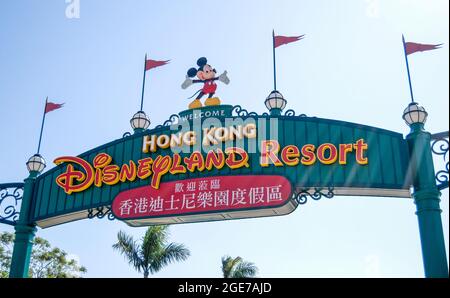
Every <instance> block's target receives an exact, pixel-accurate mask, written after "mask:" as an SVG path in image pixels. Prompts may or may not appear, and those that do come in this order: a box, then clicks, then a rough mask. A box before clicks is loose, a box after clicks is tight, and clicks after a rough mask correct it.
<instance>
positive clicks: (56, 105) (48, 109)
mask: <svg viewBox="0 0 450 298" xmlns="http://www.w3.org/2000/svg"><path fill="white" fill-rule="evenodd" d="M63 105H64V104H63V103H53V102H50V101H48V102H47V103H46V105H45V113H48V112H51V111H54V110H57V109H60V108H62V106H63Z"/></svg>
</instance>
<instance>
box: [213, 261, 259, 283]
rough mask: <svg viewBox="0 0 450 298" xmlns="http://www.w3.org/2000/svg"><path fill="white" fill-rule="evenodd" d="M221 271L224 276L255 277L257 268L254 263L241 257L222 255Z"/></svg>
mask: <svg viewBox="0 0 450 298" xmlns="http://www.w3.org/2000/svg"><path fill="white" fill-rule="evenodd" d="M222 273H223V277H224V278H249V277H255V276H256V273H258V268H257V267H256V266H255V264H253V263H250V262H246V261H244V260H243V259H242V258H241V257H236V258H234V259H233V258H232V257H230V256H225V257H222Z"/></svg>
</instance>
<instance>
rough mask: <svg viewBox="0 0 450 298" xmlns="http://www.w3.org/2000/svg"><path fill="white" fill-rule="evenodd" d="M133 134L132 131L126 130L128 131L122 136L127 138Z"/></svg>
mask: <svg viewBox="0 0 450 298" xmlns="http://www.w3.org/2000/svg"><path fill="white" fill-rule="evenodd" d="M130 136H131V132H128V131H127V132H126V133H124V134H123V135H122V138H127V137H130Z"/></svg>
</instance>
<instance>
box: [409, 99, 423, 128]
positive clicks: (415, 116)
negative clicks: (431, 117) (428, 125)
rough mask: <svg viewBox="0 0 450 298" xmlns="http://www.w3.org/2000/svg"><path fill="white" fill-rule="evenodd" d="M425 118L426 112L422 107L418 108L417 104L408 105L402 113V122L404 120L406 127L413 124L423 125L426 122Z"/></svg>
mask: <svg viewBox="0 0 450 298" xmlns="http://www.w3.org/2000/svg"><path fill="white" fill-rule="evenodd" d="M427 117H428V113H427V111H425V109H424V108H423V107H421V106H419V104H418V103H417V102H412V103H410V104H409V105H408V106H407V107H406V109H405V111H404V112H403V120H405V122H406V124H408V126H411V125H412V124H415V123H419V124H422V125H423V124H425V122H426V121H427Z"/></svg>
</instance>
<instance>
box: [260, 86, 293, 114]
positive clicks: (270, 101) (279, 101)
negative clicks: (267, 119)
mask: <svg viewBox="0 0 450 298" xmlns="http://www.w3.org/2000/svg"><path fill="white" fill-rule="evenodd" d="M264 104H265V105H266V108H267V109H268V110H269V112H270V115H272V116H280V115H281V112H282V111H283V110H284V108H285V107H286V104H287V100H286V99H284V97H283V95H281V93H280V92H278V91H277V90H273V91H272V92H270V94H269V96H268V97H267V98H266V101H265V102H264Z"/></svg>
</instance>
